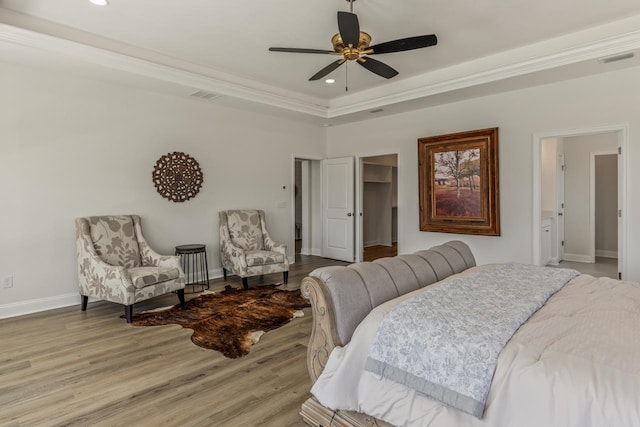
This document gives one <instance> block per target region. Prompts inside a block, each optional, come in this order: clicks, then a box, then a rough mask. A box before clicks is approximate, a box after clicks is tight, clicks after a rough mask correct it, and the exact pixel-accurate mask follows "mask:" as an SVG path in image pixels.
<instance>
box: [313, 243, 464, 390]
mask: <svg viewBox="0 0 640 427" xmlns="http://www.w3.org/2000/svg"><path fill="white" fill-rule="evenodd" d="M475 265H476V261H475V258H474V256H473V254H472V253H471V250H470V249H469V247H468V246H467V245H466V244H465V243H464V242H461V241H458V240H454V241H450V242H447V243H445V244H443V245H440V246H435V247H433V248H431V249H428V250H423V251H418V252H415V253H414V254H411V255H399V256H397V257H393V258H381V259H378V260H376V261H373V262H360V263H355V264H351V265H349V266H333V267H322V268H318V269H316V270H314V271H312V272H311V273H310V274H309V277H306V278H305V279H304V280H303V282H302V293H303V295H304V296H305V297H306V298H308V299H310V300H311V303H312V307H313V315H314V323H313V331H312V333H311V341H310V343H309V352H310V353H309V360H308V363H309V371H310V374H311V379H312V381H315V380H316V378H317V375H319V374H320V372H321V371H322V368H323V367H324V363H326V359H327V358H328V353H329V352H330V351H331V349H333V347H335V346H338V345H339V346H343V345H345V344H347V343H348V342H349V341H350V340H351V336H352V335H353V332H354V331H355V329H356V327H357V326H358V325H359V324H360V322H362V320H363V319H364V318H365V317H366V316H367V314H369V312H370V311H371V310H372V309H374V308H375V307H377V306H378V305H380V304H382V303H384V302H386V301H389V300H391V299H393V298H396V297H398V296H400V295H404V294H406V293H408V292H411V291H414V290H416V289H419V288H423V287H425V286H428V285H430V284H432V283H435V282H437V281H440V280H443V279H445V278H446V277H448V276H451V275H452V274H456V273H460V272H462V271H464V270H466V269H468V268H471V267H474V266H475ZM325 353H326V354H325Z"/></svg>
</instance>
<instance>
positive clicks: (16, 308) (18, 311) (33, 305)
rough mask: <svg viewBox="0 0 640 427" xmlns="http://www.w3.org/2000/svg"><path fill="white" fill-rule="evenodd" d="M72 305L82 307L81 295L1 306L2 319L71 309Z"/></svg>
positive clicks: (38, 299)
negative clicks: (56, 309)
mask: <svg viewBox="0 0 640 427" xmlns="http://www.w3.org/2000/svg"><path fill="white" fill-rule="evenodd" d="M71 305H80V294H79V293H77V292H74V293H72V294H64V295H57V296H55V297H47V298H37V299H32V300H27V301H20V302H14V303H11V304H2V305H0V319H6V318H9V317H16V316H23V315H25V314H31V313H38V312H40V311H46V310H53V309H55V308H62V307H69V306H71Z"/></svg>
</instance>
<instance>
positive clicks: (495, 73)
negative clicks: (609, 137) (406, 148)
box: [329, 16, 640, 118]
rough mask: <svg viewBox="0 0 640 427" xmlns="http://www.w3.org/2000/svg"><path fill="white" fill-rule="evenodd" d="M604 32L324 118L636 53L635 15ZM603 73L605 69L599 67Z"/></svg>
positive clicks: (482, 63)
mask: <svg viewBox="0 0 640 427" xmlns="http://www.w3.org/2000/svg"><path fill="white" fill-rule="evenodd" d="M605 27H606V26H603V27H597V28H594V29H590V30H585V31H582V32H580V33H573V34H569V35H565V36H563V37H558V38H555V39H551V40H546V41H544V42H540V43H535V44H531V45H528V46H525V47H522V48H518V49H513V50H510V51H505V52H500V53H498V54H495V55H491V56H487V57H484V58H480V59H477V60H474V61H469V62H465V63H461V64H457V65H454V66H451V67H447V68H442V69H439V70H436V71H433V72H430V73H425V74H422V75H419V76H415V77H410V78H407V79H405V80H401V81H398V82H394V83H390V84H389V85H386V86H384V87H382V88H374V89H370V90H367V91H362V92H358V93H356V94H352V95H348V96H344V97H341V98H336V99H334V100H332V101H331V102H330V104H329V117H330V118H335V117H340V116H343V115H346V114H352V113H357V112H361V111H364V110H371V109H374V108H379V107H384V106H387V105H391V104H397V103H401V102H406V101H412V100H415V99H419V98H425V97H428V96H432V95H437V94H442V93H446V92H451V91H454V90H459V89H465V88H470V87H473V86H478V85H482V84H486V83H492V82H496V81H500V80H504V79H509V78H513V77H518V76H523V75H526V74H531V73H535V72H539V71H544V70H551V69H554V68H558V67H562V66H566V65H571V64H576V63H580V62H584V61H589V60H596V59H598V58H602V57H607V56H612V55H616V54H620V53H624V52H630V51H634V50H637V49H640V30H638V29H637V28H640V16H636V17H634V18H632V19H627V20H625V25H624V27H625V28H624V30H628V27H635V28H634V29H631V30H628V31H625V32H624V33H621V34H615V35H608V34H607V35H603V33H605V34H606V33H607V31H606V28H605ZM603 30H604V31H603ZM609 32H611V31H609ZM585 40H586V41H585ZM603 71H606V68H604V67H603Z"/></svg>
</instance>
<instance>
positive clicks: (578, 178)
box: [563, 132, 618, 262]
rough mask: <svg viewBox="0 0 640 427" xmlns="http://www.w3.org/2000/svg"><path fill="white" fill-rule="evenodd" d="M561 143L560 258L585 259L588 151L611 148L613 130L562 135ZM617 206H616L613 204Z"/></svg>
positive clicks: (614, 143)
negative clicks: (562, 239)
mask: <svg viewBox="0 0 640 427" xmlns="http://www.w3.org/2000/svg"><path fill="white" fill-rule="evenodd" d="M563 143H564V164H565V170H564V189H565V190H564V258H565V259H567V260H572V261H582V262H585V261H587V262H588V261H589V259H590V258H591V257H592V256H593V255H594V254H592V253H591V249H590V248H591V242H592V241H591V224H590V216H591V203H590V199H591V195H590V194H591V190H590V184H589V183H590V179H589V177H590V175H591V173H590V168H591V155H590V153H592V152H598V151H611V152H613V151H615V150H616V149H617V147H618V134H617V133H616V132H611V133H604V134H597V135H583V136H574V137H568V138H563ZM616 210H617V207H616Z"/></svg>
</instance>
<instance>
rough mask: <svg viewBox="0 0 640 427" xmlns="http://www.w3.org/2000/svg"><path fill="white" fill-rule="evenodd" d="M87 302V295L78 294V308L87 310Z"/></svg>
mask: <svg viewBox="0 0 640 427" xmlns="http://www.w3.org/2000/svg"><path fill="white" fill-rule="evenodd" d="M88 303H89V297H88V296H86V295H80V310H82V311H87V304H88Z"/></svg>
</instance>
